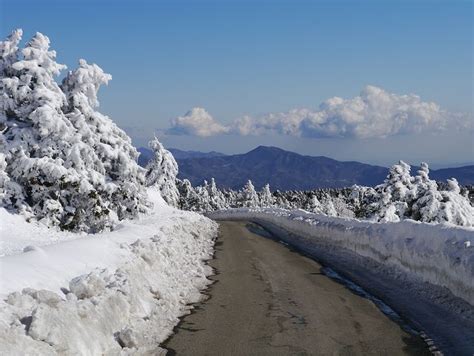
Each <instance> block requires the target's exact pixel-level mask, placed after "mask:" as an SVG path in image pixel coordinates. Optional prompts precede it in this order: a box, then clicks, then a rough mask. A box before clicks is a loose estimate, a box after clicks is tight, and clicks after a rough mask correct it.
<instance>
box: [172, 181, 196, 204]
mask: <svg viewBox="0 0 474 356" xmlns="http://www.w3.org/2000/svg"><path fill="white" fill-rule="evenodd" d="M176 186H177V187H178V192H179V208H180V209H183V210H189V211H197V210H198V206H199V195H198V194H197V193H196V191H195V189H194V188H193V186H192V184H191V182H190V181H189V180H188V179H183V180H179V179H177V180H176Z"/></svg>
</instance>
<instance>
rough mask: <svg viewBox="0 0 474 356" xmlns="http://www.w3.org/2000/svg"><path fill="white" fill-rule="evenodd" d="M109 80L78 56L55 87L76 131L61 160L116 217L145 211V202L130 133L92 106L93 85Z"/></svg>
mask: <svg viewBox="0 0 474 356" xmlns="http://www.w3.org/2000/svg"><path fill="white" fill-rule="evenodd" d="M111 79H112V76H111V75H110V74H106V73H104V71H103V70H102V69H101V68H100V67H99V66H97V65H96V64H88V63H87V62H86V61H85V60H84V59H81V60H79V67H78V68H77V69H75V70H74V71H71V72H69V73H68V75H67V76H66V77H65V78H64V80H63V83H62V85H61V88H62V89H63V92H64V93H65V95H66V99H67V103H68V105H67V107H66V108H65V109H64V111H65V112H66V117H67V118H68V119H69V121H70V122H71V123H72V125H73V126H74V128H75V129H76V132H77V139H76V140H75V141H74V142H73V144H72V147H71V152H70V154H69V155H68V157H67V159H66V160H65V163H64V164H65V166H66V167H71V168H74V169H76V170H78V171H81V172H83V173H82V175H86V176H87V179H88V182H89V183H90V184H91V187H89V189H91V191H90V192H89V193H88V195H89V196H91V197H92V198H96V197H98V198H100V199H95V200H96V201H99V200H101V201H104V202H107V209H108V210H112V212H113V213H114V214H116V215H117V216H118V218H119V219H120V220H121V219H124V218H130V217H134V216H135V215H136V214H137V213H138V212H144V211H146V208H147V206H148V202H147V201H146V196H145V191H144V187H143V186H144V170H143V169H142V168H141V167H140V166H139V165H138V164H137V163H136V162H137V158H138V152H137V150H136V149H135V147H133V146H132V142H131V139H130V137H128V135H127V134H126V133H125V132H124V131H123V130H122V129H120V128H119V127H118V126H117V125H116V124H115V123H114V122H113V121H112V120H111V119H110V118H108V117H107V116H105V115H103V114H101V113H100V112H98V111H97V110H96V107H98V105H99V102H98V100H97V93H98V90H99V88H100V86H101V85H103V84H108V82H109V81H110V80H111ZM95 204H97V203H95ZM77 205H78V203H76V204H74V206H77ZM96 210H97V209H96Z"/></svg>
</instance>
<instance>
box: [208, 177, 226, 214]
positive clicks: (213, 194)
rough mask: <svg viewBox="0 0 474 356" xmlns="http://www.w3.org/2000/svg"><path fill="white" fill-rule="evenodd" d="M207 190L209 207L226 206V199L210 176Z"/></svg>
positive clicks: (213, 208) (222, 207) (220, 207)
mask: <svg viewBox="0 0 474 356" xmlns="http://www.w3.org/2000/svg"><path fill="white" fill-rule="evenodd" d="M207 192H208V194H209V204H210V205H211V209H212V210H213V211H215V210H221V209H225V208H226V201H225V198H224V195H223V194H222V192H221V191H220V190H219V189H218V188H217V185H216V181H215V179H214V178H211V184H209V185H208V186H207Z"/></svg>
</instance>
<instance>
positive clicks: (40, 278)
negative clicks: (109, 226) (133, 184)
mask: <svg viewBox="0 0 474 356" xmlns="http://www.w3.org/2000/svg"><path fill="white" fill-rule="evenodd" d="M150 193H151V194H150V195H151V196H152V197H153V201H154V203H155V208H154V210H153V211H152V213H151V214H150V215H149V216H145V217H141V219H140V220H135V221H133V222H124V223H122V224H120V225H119V226H118V228H117V229H116V230H115V231H113V232H105V233H102V234H97V235H87V236H82V237H81V235H79V234H72V233H71V234H67V233H66V235H68V236H69V237H71V238H72V236H75V237H77V238H76V239H74V240H71V241H65V242H62V243H57V244H54V245H48V246H45V245H44V244H43V243H44V242H46V241H47V237H48V236H49V234H50V233H51V229H47V228H45V227H44V226H39V225H38V226H35V225H34V224H32V223H30V224H29V223H26V222H25V221H24V220H20V219H18V216H15V215H10V214H8V213H6V212H5V211H4V209H1V208H0V211H2V223H3V222H4V221H6V222H7V224H16V225H15V226H16V227H15V234H17V233H19V232H21V233H23V234H24V235H26V236H35V235H36V236H38V235H40V236H38V237H39V240H40V243H39V245H43V246H41V247H39V246H31V245H32V240H33V237H31V238H30V240H29V241H24V240H23V241H22V240H20V241H16V243H17V246H16V247H15V248H12V247H11V245H13V244H14V242H15V240H14V239H15V238H16V236H9V234H8V231H2V239H3V240H4V242H5V241H6V242H7V246H10V247H8V248H7V251H2V252H3V253H5V252H8V253H17V254H11V255H8V256H3V257H1V258H0V270H1V271H2V279H1V281H2V283H1V285H0V296H1V298H2V301H1V302H0V354H2V355H15V354H35V355H54V354H81V355H87V354H88V355H97V354H104V355H129V354H160V352H163V350H162V349H160V348H159V345H160V343H161V342H163V341H164V340H165V339H166V338H167V337H168V336H169V335H170V334H171V332H172V329H173V327H174V326H175V325H176V324H177V323H178V321H179V320H178V317H179V316H181V315H183V314H186V313H188V312H189V310H190V308H191V307H189V306H187V305H186V304H188V303H193V302H197V301H199V300H200V298H201V294H200V290H202V289H203V288H204V287H205V286H206V285H208V283H209V280H208V279H207V278H206V276H208V275H210V274H211V272H212V270H211V268H210V267H208V266H207V265H206V264H205V260H206V259H209V258H211V257H212V253H213V241H214V238H215V236H216V232H217V224H215V223H213V222H212V221H210V220H209V219H207V218H205V217H203V216H201V215H198V214H195V213H189V212H182V211H179V210H176V209H173V208H170V207H168V206H167V205H166V204H165V203H164V202H163V200H161V197H159V194H158V192H157V191H156V190H154V191H153V190H152V191H151V192H150ZM8 215H10V217H9V216H8ZM4 219H5V220H4ZM10 220H11V221H10ZM7 226H9V225H7ZM56 233H58V232H53V234H56ZM58 234H64V233H58ZM23 249H24V250H25V252H23V253H18V251H21V250H23Z"/></svg>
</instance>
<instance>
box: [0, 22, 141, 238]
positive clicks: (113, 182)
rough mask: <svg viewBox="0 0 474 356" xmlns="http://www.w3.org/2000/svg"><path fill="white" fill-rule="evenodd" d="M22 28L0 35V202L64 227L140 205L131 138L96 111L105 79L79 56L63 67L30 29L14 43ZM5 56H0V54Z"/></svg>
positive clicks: (84, 226) (102, 222) (104, 223)
mask: <svg viewBox="0 0 474 356" xmlns="http://www.w3.org/2000/svg"><path fill="white" fill-rule="evenodd" d="M20 37H21V31H16V32H14V33H13V34H12V35H11V36H10V37H9V38H7V40H6V41H4V42H1V44H0V51H1V52H2V61H1V68H2V70H1V71H0V75H1V78H0V83H1V84H0V85H1V89H2V90H1V92H2V95H1V96H0V128H1V131H2V137H1V140H0V143H1V149H2V153H3V154H4V155H5V158H4V159H5V164H4V166H5V167H4V172H5V174H6V175H7V176H8V181H7V182H6V183H4V187H3V190H4V192H3V202H2V204H3V205H4V206H5V207H6V208H8V209H12V210H16V211H18V212H22V213H24V214H25V215H28V216H29V217H34V218H36V219H40V220H42V221H44V222H45V223H48V224H51V225H58V226H60V227H61V228H63V229H69V230H75V231H77V230H82V231H92V232H94V231H98V230H102V229H104V228H108V227H112V226H113V224H114V223H115V221H116V220H117V219H123V218H126V217H133V216H135V215H136V214H137V213H138V212H140V211H145V209H146V205H147V201H146V198H145V194H144V188H143V184H144V178H143V171H142V169H141V168H140V167H138V165H137V163H136V158H137V156H138V153H137V151H136V150H135V149H134V148H133V146H132V145H131V140H130V138H129V137H128V136H127V135H126V134H125V133H124V132H123V131H122V130H120V129H118V128H117V127H116V126H115V125H114V124H113V123H112V121H111V120H110V119H108V118H107V117H106V116H103V115H101V114H100V113H98V112H96V111H95V107H96V106H97V105H98V102H97V91H98V89H99V86H100V85H101V84H104V83H106V82H107V81H108V80H110V76H109V75H107V74H105V73H104V72H103V71H102V70H101V69H100V68H99V67H98V66H96V65H88V64H87V63H86V62H85V61H82V60H81V61H80V67H79V68H78V69H76V70H74V71H72V72H69V74H68V75H67V76H66V78H65V79H64V81H63V84H62V86H61V87H60V86H59V85H58V84H57V83H56V81H55V77H56V76H57V75H58V74H59V73H60V71H61V70H63V69H64V68H65V66H64V65H61V64H58V63H57V62H56V60H55V58H56V52H55V51H51V50H50V49H49V39H48V38H47V37H46V36H44V35H42V34H40V33H37V34H36V35H35V36H34V37H33V38H32V39H31V40H30V41H29V42H28V43H27V44H26V46H25V47H24V48H23V50H21V54H20V53H19V51H18V50H16V51H15V50H14V49H15V48H17V46H18V42H19V38H20ZM5 58H6V59H5Z"/></svg>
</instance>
